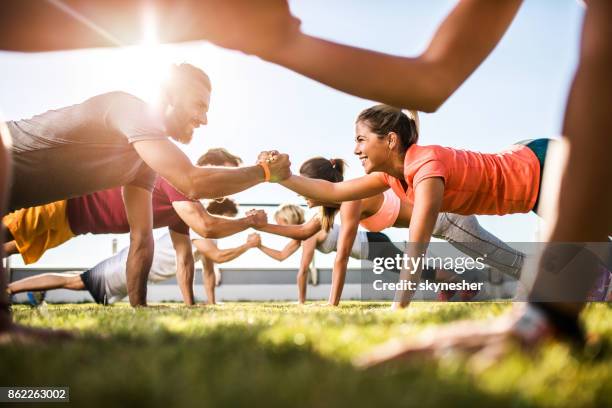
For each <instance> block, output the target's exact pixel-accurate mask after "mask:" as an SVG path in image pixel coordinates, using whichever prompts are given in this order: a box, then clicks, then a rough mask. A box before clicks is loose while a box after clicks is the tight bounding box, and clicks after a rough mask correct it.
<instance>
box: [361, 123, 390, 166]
mask: <svg viewBox="0 0 612 408" xmlns="http://www.w3.org/2000/svg"><path fill="white" fill-rule="evenodd" d="M390 139H391V135H387V136H384V137H380V136H379V135H377V134H376V133H374V132H372V130H371V129H370V127H369V126H368V124H367V123H366V122H364V121H358V122H357V123H356V124H355V150H354V153H355V155H357V156H358V157H359V160H360V161H361V165H362V166H363V169H364V170H365V172H366V174H369V173H371V172H374V171H381V169H382V167H383V165H384V164H385V163H386V162H387V160H388V159H389V156H390V154H391V151H392V149H393V141H394V140H390Z"/></svg>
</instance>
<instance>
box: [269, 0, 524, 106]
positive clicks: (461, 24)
mask: <svg viewBox="0 0 612 408" xmlns="http://www.w3.org/2000/svg"><path fill="white" fill-rule="evenodd" d="M520 4H521V0H500V1H489V0H463V1H460V2H459V3H458V4H457V6H456V7H455V8H454V9H453V10H452V11H451V13H450V14H449V15H448V16H447V17H446V19H445V20H444V21H443V22H442V24H440V26H439V27H438V30H437V31H436V33H435V34H434V36H433V38H432V40H431V43H430V44H429V46H428V47H427V49H426V50H425V52H423V53H422V54H421V55H419V56H417V57H414V58H408V57H399V56H395V55H388V54H382V53H378V52H374V51H369V50H365V49H361V48H355V47H350V46H346V45H341V44H336V43H333V42H330V41H326V40H322V39H320V38H316V37H312V36H308V35H305V34H298V35H297V36H296V37H295V38H294V39H292V40H291V42H290V43H288V44H287V45H286V46H284V47H276V48H275V49H270V50H269V51H268V52H267V53H264V54H263V55H260V56H261V57H263V58H264V59H267V60H269V61H271V62H274V63H277V64H279V65H283V66H285V67H287V68H289V69H292V70H294V71H296V72H299V73H300V74H302V75H305V76H307V77H309V78H312V79H314V80H316V81H319V82H322V83H324V84H326V85H329V86H331V87H332V88H336V89H338V90H341V91H343V92H346V93H349V94H351V95H355V96H359V97H361V98H365V99H370V100H375V101H381V102H384V103H387V104H389V105H393V106H399V107H403V108H409V109H416V110H420V111H424V112H434V111H436V110H437V109H438V107H440V105H442V104H443V103H444V101H446V100H447V99H448V98H449V97H450V96H451V95H452V94H453V93H454V92H455V91H456V90H457V88H459V86H461V84H462V83H463V82H464V81H465V80H466V79H467V78H468V77H469V76H470V75H471V74H472V73H473V72H474V71H475V70H476V68H478V66H479V65H480V64H481V63H482V62H483V61H484V60H485V59H486V58H487V56H488V55H489V54H490V53H491V51H493V49H494V48H495V46H496V45H497V43H498V42H499V41H500V40H501V38H502V36H503V35H504V33H505V32H506V30H507V29H508V27H509V26H510V23H511V22H512V20H513V18H514V16H515V15H516V13H517V12H518V9H519V6H520ZM323 61H324V63H323Z"/></svg>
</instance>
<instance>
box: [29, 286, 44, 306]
mask: <svg viewBox="0 0 612 408" xmlns="http://www.w3.org/2000/svg"><path fill="white" fill-rule="evenodd" d="M27 296H28V303H29V304H30V306H32V307H37V306H40V305H41V304H42V303H43V302H44V301H45V297H46V296H47V292H46V291H44V290H43V291H40V292H28V293H27Z"/></svg>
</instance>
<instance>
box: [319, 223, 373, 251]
mask: <svg viewBox="0 0 612 408" xmlns="http://www.w3.org/2000/svg"><path fill="white" fill-rule="evenodd" d="M339 235H340V225H338V224H334V225H333V226H332V228H331V229H330V230H329V232H328V233H327V236H326V237H325V239H324V240H323V241H322V242H320V243H319V244H318V245H317V249H318V250H319V251H321V252H323V253H324V254H329V253H330V252H333V251H337V250H338V236H339ZM362 244H365V245H362ZM367 244H368V236H367V234H366V232H365V231H359V230H358V231H357V235H356V236H355V241H354V242H353V247H352V248H351V253H350V256H351V258H355V259H367V258H368V245H367ZM362 246H363V247H364V248H363V250H362Z"/></svg>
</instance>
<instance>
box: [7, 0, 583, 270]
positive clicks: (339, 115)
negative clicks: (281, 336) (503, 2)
mask: <svg viewBox="0 0 612 408" xmlns="http://www.w3.org/2000/svg"><path fill="white" fill-rule="evenodd" d="M453 5H454V1H427V2H422V1H401V2H400V1H390V0H389V1H377V2H372V1H348V0H345V1H322V0H316V1H314V0H309V1H304V0H302V1H294V2H292V3H291V8H292V11H293V12H294V14H296V15H297V16H298V17H300V18H301V19H302V22H303V27H304V30H305V31H306V32H308V33H310V34H314V35H318V36H322V37H325V38H327V39H331V40H334V41H338V42H342V43H346V44H351V45H356V46H361V47H364V48H370V49H375V50H378V51H383V52H389V53H393V54H399V55H407V56H410V55H415V54H418V53H419V52H420V51H422V50H423V49H424V48H425V47H426V45H427V44H428V42H429V39H430V38H431V35H432V34H433V32H434V31H435V29H436V27H437V25H438V24H439V22H440V21H441V20H442V19H443V18H444V16H445V15H446V14H447V13H448V11H449V10H450V9H451V8H452V7H453ZM582 16H583V10H582V7H581V6H580V5H579V3H578V2H576V1H570V0H567V1H556V0H527V1H525V3H524V4H523V6H522V8H521V10H520V12H519V14H518V16H517V17H516V19H515V21H514V22H513V24H512V26H511V27H510V29H509V31H508V33H507V34H506V36H505V37H504V38H503V39H502V41H501V43H500V45H499V46H498V47H497V49H496V50H495V51H494V52H493V54H492V55H491V56H490V57H489V58H488V59H487V61H485V63H484V64H483V65H482V66H481V67H480V68H479V69H478V70H477V71H476V72H475V73H474V74H473V75H472V76H471V77H470V78H469V79H468V81H467V82H466V83H465V84H464V85H463V86H462V87H461V88H460V89H459V90H458V91H457V92H456V93H455V94H454V95H453V96H452V97H451V98H450V99H449V100H448V102H447V103H446V104H444V105H443V106H442V108H441V109H440V110H439V111H438V112H436V113H435V114H428V115H421V138H420V141H421V143H422V144H440V145H446V146H452V147H458V148H466V149H470V150H480V151H488V152H493V151H497V150H501V149H502V148H504V147H506V146H508V145H510V144H512V143H514V142H516V141H518V140H522V139H528V138H536V137H555V136H558V135H559V134H560V131H561V123H562V117H563V109H564V105H565V100H566V98H567V93H568V90H569V85H570V82H571V79H572V75H573V72H574V69H575V64H576V59H577V55H578V52H577V51H578V42H579V34H580V26H581V22H582ZM172 62H175V63H178V62H189V63H192V64H194V65H196V66H199V67H201V68H203V69H204V70H206V71H207V72H208V73H209V75H210V77H211V80H212V83H213V95H212V101H211V110H210V115H209V121H210V124H209V126H207V127H205V128H202V129H200V130H198V131H196V134H195V138H194V141H193V142H192V143H191V145H189V146H185V147H183V150H184V151H185V153H186V154H187V155H189V157H190V158H192V159H196V158H197V157H198V156H199V155H200V154H201V153H202V152H203V151H205V150H206V149H208V148H209V147H216V146H224V147H226V148H228V149H229V150H230V151H232V152H234V153H236V154H238V155H240V156H242V157H243V159H244V160H245V162H246V163H251V162H253V161H254V160H255V157H256V155H257V153H258V152H259V151H260V150H263V149H271V148H274V149H277V150H280V151H284V152H287V153H289V154H290V156H291V160H292V163H293V169H294V171H297V168H298V167H299V164H300V163H301V162H303V161H304V160H305V159H308V158H309V157H312V156H315V155H321V156H325V157H330V158H331V157H342V158H345V159H347V160H348V162H349V165H350V167H349V169H348V173H347V177H348V178H352V177H357V176H359V175H361V174H362V170H361V166H360V164H359V162H358V161H357V160H356V159H355V158H353V156H352V151H353V123H354V119H355V116H356V115H357V114H358V112H359V111H360V110H361V109H363V108H365V107H368V106H370V105H372V104H373V102H372V101H367V100H363V99H360V98H356V97H353V96H349V95H346V94H342V93H340V92H337V91H335V90H333V89H331V88H328V87H326V86H323V85H320V84H318V83H317V82H314V81H311V80H309V79H307V78H304V77H302V76H300V75H298V74H295V73H293V72H291V71H289V70H286V69H284V68H281V67H278V66H275V65H272V64H269V63H266V62H264V61H261V60H259V59H258V58H255V57H249V56H245V55H243V54H241V53H239V52H234V51H227V50H223V49H220V48H217V47H215V46H213V45H210V44H208V43H206V42H195V43H188V44H181V45H168V46H162V47H158V48H155V49H148V50H147V49H144V50H143V49H140V48H129V49H114V50H83V51H71V52H54V53H39V54H21V53H6V52H4V53H2V52H0V89H1V90H2V92H0V112H1V113H2V116H3V117H4V118H6V119H20V118H25V117H29V116H31V115H34V114H37V113H41V112H44V111H46V110H48V109H52V108H57V107H62V106H66V105H69V104H73V103H79V102H81V101H83V100H84V99H86V98H88V97H90V96H93V95H96V94H99V93H102V92H107V91H112V90H119V89H121V90H125V91H128V92H132V93H134V94H136V95H139V96H142V97H144V98H147V97H151V96H152V95H153V94H154V93H155V92H154V91H155V85H154V84H155V78H156V76H157V75H158V74H157V73H158V72H160V71H161V70H162V69H163V67H164V66H166V65H167V64H168V63H172ZM236 198H237V199H238V201H239V202H288V201H290V202H299V199H298V198H297V196H296V195H295V194H294V193H292V192H290V191H288V190H285V189H283V188H282V187H280V186H275V185H261V186H257V187H255V188H253V189H251V190H248V191H246V192H243V193H240V194H238V195H237V196H236ZM479 220H480V221H481V223H482V224H483V225H484V226H486V227H487V228H488V229H489V230H491V231H492V232H493V233H495V234H497V235H498V236H499V237H500V238H502V239H504V240H506V241H531V240H533V239H534V234H535V231H536V229H537V224H538V221H537V218H536V217H535V216H534V215H531V214H527V215H511V216H505V217H479ZM157 233H159V232H157ZM390 234H391V235H392V236H393V237H394V238H396V239H397V240H402V239H405V237H406V236H407V232H406V231H401V230H393V231H391V232H390ZM243 237H244V236H239V237H237V238H234V239H231V240H228V242H227V243H224V242H221V246H223V245H232V244H234V243H237V242H238V241H239V240H242V239H243ZM118 238H119V242H120V244H124V243H126V242H127V238H126V236H125V235H123V236H119V237H118ZM265 240H268V241H269V242H271V243H273V244H276V245H280V244H282V243H283V241H282V240H280V239H275V238H272V237H265ZM110 241H111V237H109V236H97V237H92V236H86V237H80V238H78V239H75V240H73V241H72V242H70V243H68V244H65V245H64V246H62V247H61V248H57V249H55V250H52V251H49V252H48V253H47V254H46V255H45V256H44V257H43V259H42V260H41V264H45V265H57V266H90V265H93V264H94V263H95V262H97V261H99V260H101V259H103V258H104V257H106V256H108V255H109V254H110V248H111V244H110ZM323 259H325V261H324V262H327V261H328V260H329V257H327V258H323ZM15 261H17V262H14V263H18V260H15ZM253 262H256V263H258V264H261V265H270V266H273V265H276V264H274V263H271V262H268V261H264V260H263V258H260V257H259V256H258V254H256V253H255V252H252V253H249V254H248V256H246V257H245V258H243V259H242V261H237V263H236V265H243V264H244V265H246V264H252V263H253ZM288 263H289V264H292V265H295V264H296V263H297V259H296V258H295V257H294V258H292V259H291V260H290V261H289V262H288Z"/></svg>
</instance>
